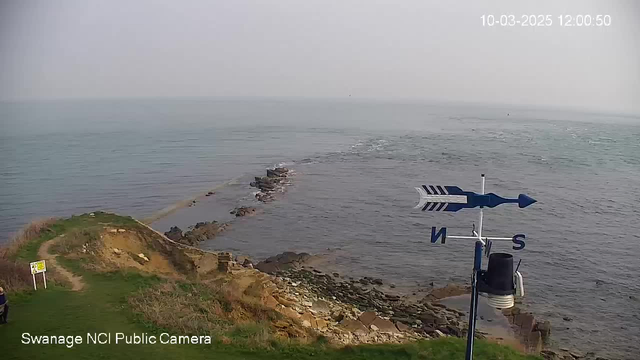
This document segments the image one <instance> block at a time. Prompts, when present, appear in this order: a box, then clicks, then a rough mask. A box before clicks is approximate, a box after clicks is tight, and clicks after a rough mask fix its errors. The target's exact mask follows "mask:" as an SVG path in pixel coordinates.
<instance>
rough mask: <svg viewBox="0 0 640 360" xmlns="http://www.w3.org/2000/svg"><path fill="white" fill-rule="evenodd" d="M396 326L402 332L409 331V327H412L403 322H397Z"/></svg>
mask: <svg viewBox="0 0 640 360" xmlns="http://www.w3.org/2000/svg"><path fill="white" fill-rule="evenodd" d="M396 328H397V329H398V331H400V332H403V331H409V329H411V328H410V327H409V326H408V325H405V324H403V323H401V322H396Z"/></svg>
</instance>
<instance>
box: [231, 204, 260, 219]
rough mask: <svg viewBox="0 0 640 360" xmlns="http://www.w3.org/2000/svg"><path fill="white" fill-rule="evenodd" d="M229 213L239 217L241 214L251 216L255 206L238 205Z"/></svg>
mask: <svg viewBox="0 0 640 360" xmlns="http://www.w3.org/2000/svg"><path fill="white" fill-rule="evenodd" d="M230 214H232V215H234V214H235V216H236V217H241V216H252V215H255V214H256V208H254V207H249V206H240V207H237V208H235V209H233V210H232V211H231V212H230Z"/></svg>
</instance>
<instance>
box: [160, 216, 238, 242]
mask: <svg viewBox="0 0 640 360" xmlns="http://www.w3.org/2000/svg"><path fill="white" fill-rule="evenodd" d="M228 227H229V224H225V223H219V222H217V221H212V222H208V221H205V222H199V223H197V224H195V225H194V226H190V227H189V230H188V231H187V232H185V233H183V232H182V229H180V228H179V227H177V226H173V227H171V229H169V231H167V232H165V233H164V235H165V236H166V237H168V238H169V239H171V240H173V241H176V242H179V243H182V244H187V245H191V246H195V245H197V244H198V243H199V242H200V241H204V240H207V239H213V238H214V237H216V235H218V234H219V233H221V232H223V231H224V230H226V229H227V228H228Z"/></svg>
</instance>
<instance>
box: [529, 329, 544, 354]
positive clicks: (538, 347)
mask: <svg viewBox="0 0 640 360" xmlns="http://www.w3.org/2000/svg"><path fill="white" fill-rule="evenodd" d="M526 345H527V350H528V352H529V353H531V354H539V353H540V351H542V335H541V334H540V331H534V332H531V333H529V334H528V336H527V338H526Z"/></svg>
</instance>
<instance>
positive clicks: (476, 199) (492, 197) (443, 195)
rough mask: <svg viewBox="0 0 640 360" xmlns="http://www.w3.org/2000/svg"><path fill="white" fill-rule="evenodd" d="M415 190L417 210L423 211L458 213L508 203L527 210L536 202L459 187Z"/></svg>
mask: <svg viewBox="0 0 640 360" xmlns="http://www.w3.org/2000/svg"><path fill="white" fill-rule="evenodd" d="M415 189H416V190H417V191H418V193H419V194H420V202H419V203H418V205H416V207H415V208H416V209H418V208H422V211H458V210H460V209H470V208H475V207H478V206H479V207H489V208H494V207H496V206H498V205H501V204H506V203H516V204H518V206H519V207H520V208H525V207H527V206H529V205H531V204H533V203H535V202H536V200H535V199H533V198H531V197H529V196H527V195H525V194H520V195H518V198H516V199H508V198H503V197H501V196H499V195H496V194H494V193H488V194H477V193H475V192H472V191H463V190H462V189H460V188H459V187H457V186H440V185H435V186H434V185H422V187H417V188H415Z"/></svg>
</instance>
